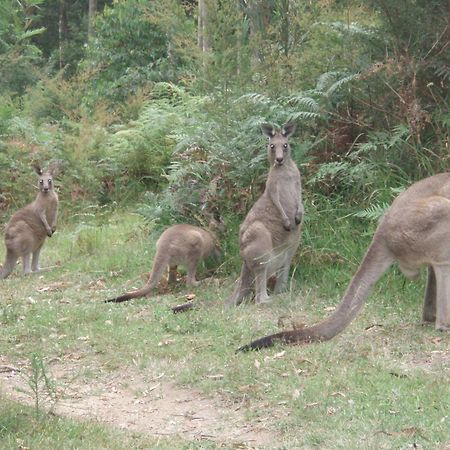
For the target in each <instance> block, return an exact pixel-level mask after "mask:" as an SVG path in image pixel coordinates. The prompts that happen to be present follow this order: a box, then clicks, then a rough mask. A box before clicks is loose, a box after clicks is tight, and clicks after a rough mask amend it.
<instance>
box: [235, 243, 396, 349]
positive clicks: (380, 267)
mask: <svg viewBox="0 0 450 450" xmlns="http://www.w3.org/2000/svg"><path fill="white" fill-rule="evenodd" d="M374 241H375V239H374ZM374 241H373V242H372V244H371V245H370V246H369V249H368V250H367V252H366V255H365V257H364V259H363V261H362V263H361V265H360V267H359V269H358V270H357V272H356V273H355V275H354V276H353V278H352V280H351V282H350V284H349V286H348V288H347V290H346V292H345V294H344V296H343V298H342V301H341V303H340V305H339V306H338V307H337V308H336V310H335V311H334V313H333V314H332V315H331V316H330V317H328V318H327V319H325V320H323V321H322V322H320V323H318V324H316V325H313V326H310V327H302V328H298V329H294V330H288V331H281V332H279V333H276V334H271V335H269V336H264V337H262V338H260V339H257V340H255V341H253V342H250V344H247V345H244V346H242V347H240V348H239V349H238V350H237V351H249V350H259V349H261V348H265V347H271V346H273V345H274V344H275V342H282V343H286V344H295V343H310V342H321V341H327V340H329V339H332V338H333V337H334V336H336V335H337V334H339V333H340V332H341V331H343V330H344V329H345V328H346V327H347V326H348V325H349V323H350V322H351V321H352V320H353V319H354V318H355V317H356V315H357V314H358V312H359V311H360V309H361V308H362V306H363V303H364V301H365V299H366V297H367V295H368V294H369V291H370V289H371V288H372V286H373V285H374V284H375V283H376V282H377V280H378V279H379V278H380V277H381V275H382V274H383V273H384V272H385V271H386V270H387V269H388V267H389V266H391V264H392V263H393V261H394V259H393V257H392V255H391V254H390V252H389V251H388V250H387V249H386V248H384V246H383V245H382V244H378V243H377V242H376V241H375V242H374Z"/></svg>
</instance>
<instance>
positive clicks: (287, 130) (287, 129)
mask: <svg viewBox="0 0 450 450" xmlns="http://www.w3.org/2000/svg"><path fill="white" fill-rule="evenodd" d="M295 128H296V126H295V124H294V123H287V124H286V125H285V126H284V127H283V128H282V129H281V134H282V135H283V136H284V137H286V138H288V137H289V136H292V135H293V134H294V133H295Z"/></svg>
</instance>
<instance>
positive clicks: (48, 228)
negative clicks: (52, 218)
mask: <svg viewBox="0 0 450 450" xmlns="http://www.w3.org/2000/svg"><path fill="white" fill-rule="evenodd" d="M39 218H40V219H41V222H42V223H43V225H44V227H45V230H46V231H47V234H51V233H52V227H51V226H50V225H49V224H48V222H47V217H46V216H45V213H41V214H39Z"/></svg>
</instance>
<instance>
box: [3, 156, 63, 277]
mask: <svg viewBox="0 0 450 450" xmlns="http://www.w3.org/2000/svg"><path fill="white" fill-rule="evenodd" d="M58 168H59V162H55V163H52V164H51V165H50V166H49V167H48V169H47V170H45V171H44V170H42V169H41V168H40V167H39V166H38V165H35V166H34V170H35V171H36V173H37V174H38V176H39V182H38V187H39V193H38V195H37V196H36V199H35V200H34V201H33V202H32V203H30V204H29V205H27V206H25V207H23V208H22V209H19V210H18V211H17V212H15V213H14V214H13V215H12V217H11V219H10V220H9V222H8V223H7V225H6V228H5V244H6V260H5V264H3V268H2V270H1V271H0V279H1V278H6V277H7V276H8V275H9V274H10V273H11V272H12V271H13V269H14V266H15V264H16V261H17V260H18V259H19V258H20V257H21V258H22V262H23V273H24V274H25V275H27V274H30V273H32V272H39V271H40V270H41V269H40V268H39V255H40V252H41V249H42V246H43V245H44V241H45V238H46V237H47V236H48V237H51V236H52V235H53V233H54V232H55V230H56V220H57V216H58V203H59V201H58V194H57V193H56V192H55V191H54V190H53V177H54V176H55V175H56V172H57V170H58ZM31 255H33V257H32V260H30V257H31Z"/></svg>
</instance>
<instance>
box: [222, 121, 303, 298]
mask: <svg viewBox="0 0 450 450" xmlns="http://www.w3.org/2000/svg"><path fill="white" fill-rule="evenodd" d="M261 129H262V132H263V133H264V134H265V135H266V136H267V137H268V138H269V143H268V159H269V162H270V170H269V174H268V176H267V181H266V188H265V190H264V193H263V194H262V195H261V197H260V198H259V199H258V200H257V201H256V203H255V204H254V205H253V207H252V208H251V209H250V211H249V212H248V214H247V216H246V218H245V220H244V222H243V223H242V225H241V227H240V230H239V245H240V253H241V256H242V259H243V260H244V261H243V263H242V269H241V275H240V278H239V280H238V282H237V285H236V288H235V289H234V292H233V294H232V295H231V297H230V299H229V300H228V302H227V303H228V304H229V305H238V304H239V303H241V302H242V300H243V299H244V298H245V297H247V296H249V294H250V292H251V288H252V285H253V284H254V285H255V302H256V303H257V304H258V303H264V302H267V301H268V299H269V296H268V295H267V280H268V279H269V278H270V277H271V276H273V275H276V283H275V288H274V293H279V292H281V291H282V290H283V289H284V287H285V286H286V283H287V280H288V276H289V268H290V265H291V261H292V257H293V256H294V253H295V251H296V250H297V247H298V245H299V243H300V229H301V223H302V219H303V203H302V191H301V179H300V172H299V170H298V168H297V166H296V164H295V162H294V161H293V160H292V159H291V148H290V146H289V143H288V138H289V136H291V135H292V134H293V133H294V132H295V126H294V125H292V124H287V125H285V126H284V127H283V128H282V129H281V131H276V130H275V129H274V128H273V127H272V126H271V125H269V124H263V125H262V126H261Z"/></svg>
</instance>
